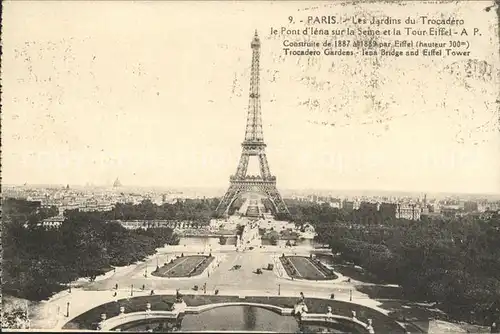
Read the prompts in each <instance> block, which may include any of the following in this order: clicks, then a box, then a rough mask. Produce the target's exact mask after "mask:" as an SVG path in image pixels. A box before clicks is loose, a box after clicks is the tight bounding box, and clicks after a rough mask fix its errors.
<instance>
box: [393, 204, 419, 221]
mask: <svg viewBox="0 0 500 334" xmlns="http://www.w3.org/2000/svg"><path fill="white" fill-rule="evenodd" d="M420 214H421V209H420V207H419V206H417V205H416V204H414V203H401V204H398V205H397V211H396V218H399V219H409V220H420Z"/></svg>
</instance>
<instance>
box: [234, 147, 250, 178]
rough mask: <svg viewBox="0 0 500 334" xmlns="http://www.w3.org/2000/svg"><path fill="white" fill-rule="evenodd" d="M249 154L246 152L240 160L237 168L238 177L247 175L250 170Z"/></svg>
mask: <svg viewBox="0 0 500 334" xmlns="http://www.w3.org/2000/svg"><path fill="white" fill-rule="evenodd" d="M248 158H249V157H248V155H247V154H245V153H244V152H243V153H242V154H241V157H240V162H239V163H238V169H237V170H236V176H237V177H245V175H246V174H247V170H248V160H249V159H248Z"/></svg>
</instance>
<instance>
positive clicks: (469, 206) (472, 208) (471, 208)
mask: <svg viewBox="0 0 500 334" xmlns="http://www.w3.org/2000/svg"><path fill="white" fill-rule="evenodd" d="M478 209H479V207H478V204H477V202H473V201H466V202H464V211H465V212H477V211H478Z"/></svg>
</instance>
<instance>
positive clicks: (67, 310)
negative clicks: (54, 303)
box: [66, 302, 69, 318]
mask: <svg viewBox="0 0 500 334" xmlns="http://www.w3.org/2000/svg"><path fill="white" fill-rule="evenodd" d="M66 317H68V318H69V302H68V303H67V304H66Z"/></svg>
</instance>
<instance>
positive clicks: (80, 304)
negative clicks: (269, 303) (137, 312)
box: [32, 245, 383, 329]
mask: <svg viewBox="0 0 500 334" xmlns="http://www.w3.org/2000/svg"><path fill="white" fill-rule="evenodd" d="M198 247H199V248H200V249H193V248H192V247H187V246H186V247H184V246H182V245H181V246H167V247H165V248H162V249H160V250H159V252H158V253H157V254H155V255H154V256H151V257H150V258H149V259H148V260H146V261H145V262H142V263H139V264H136V265H131V266H128V267H122V268H117V269H116V271H115V272H110V273H108V274H106V275H105V277H103V278H101V279H98V280H97V281H95V282H83V283H82V284H81V288H78V289H77V288H73V291H72V292H71V293H69V292H68V291H63V292H61V293H59V294H57V295H56V296H54V297H53V298H52V299H51V300H49V301H47V302H45V303H43V304H42V307H41V309H40V310H39V312H38V315H36V316H35V314H33V316H34V317H33V320H32V328H45V329H51V328H55V329H57V328H60V327H61V326H63V325H64V323H66V322H67V321H69V320H70V319H72V318H74V317H76V316H77V315H79V314H81V313H84V312H86V311H87V310H89V309H91V308H93V307H96V306H98V305H100V304H103V303H106V302H110V301H113V300H117V299H122V298H127V297H129V296H130V292H131V285H133V287H134V292H133V296H140V295H148V294H149V293H150V291H151V290H154V292H155V294H175V290H176V289H180V291H181V292H182V293H183V294H193V293H197V294H204V293H205V292H204V289H203V285H204V284H205V283H206V293H207V294H214V291H215V289H218V290H219V293H220V294H221V295H225V294H227V295H240V296H266V295H267V296H277V295H278V293H280V295H282V296H299V293H300V292H304V294H305V295H306V296H310V297H321V298H329V297H330V295H331V293H334V294H335V299H338V300H345V301H349V299H350V296H351V294H352V300H353V302H356V303H359V304H363V305H366V306H371V307H376V305H378V304H379V303H378V302H376V301H374V300H371V299H370V298H369V297H368V296H367V295H366V294H363V293H361V292H358V291H357V290H356V289H354V285H356V284H359V283H360V282H356V281H354V280H352V281H351V282H347V281H346V280H347V278H346V277H344V278H343V279H338V280H336V281H335V283H333V282H321V281H297V280H294V281H292V280H291V279H290V278H288V277H286V278H284V277H280V274H281V273H280V271H279V270H277V268H276V267H277V266H276V265H275V268H274V270H273V271H268V270H263V274H260V275H259V274H256V273H255V271H256V269H257V268H265V267H267V265H268V264H269V263H276V262H275V260H276V257H277V256H280V255H282V254H283V253H285V254H288V255H291V254H295V253H296V254H297V255H304V256H308V255H309V254H310V252H311V251H312V249H311V248H303V247H294V248H281V247H279V246H266V247H264V248H255V249H253V250H246V251H239V252H236V251H235V247H234V246H223V247H221V249H219V250H215V249H214V250H212V255H213V256H215V257H216V263H218V266H215V268H209V269H208V270H207V271H205V272H204V273H203V274H202V275H201V276H199V277H195V278H162V277H155V276H151V275H150V273H151V271H153V270H154V269H155V268H156V265H157V263H159V264H160V266H161V265H162V264H163V263H164V262H166V261H167V260H168V259H170V258H172V257H174V256H175V255H180V254H181V253H184V255H185V256H186V255H190V254H198V252H203V251H204V249H202V246H198ZM189 248H191V249H189ZM235 265H240V266H241V267H240V268H239V269H234V268H233V267H234V266H235ZM146 274H147V275H146ZM116 284H118V290H115V286H116ZM361 284H362V283H361ZM143 285H144V290H142V287H143ZM194 285H198V286H199V288H200V289H199V291H197V292H195V291H194V290H193V289H192V288H193V286H194ZM115 292H116V295H115ZM68 302H69V303H70V305H69V310H70V316H69V318H68V317H65V314H66V312H67V309H68ZM382 311H383V310H382ZM37 318H38V319H37Z"/></svg>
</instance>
